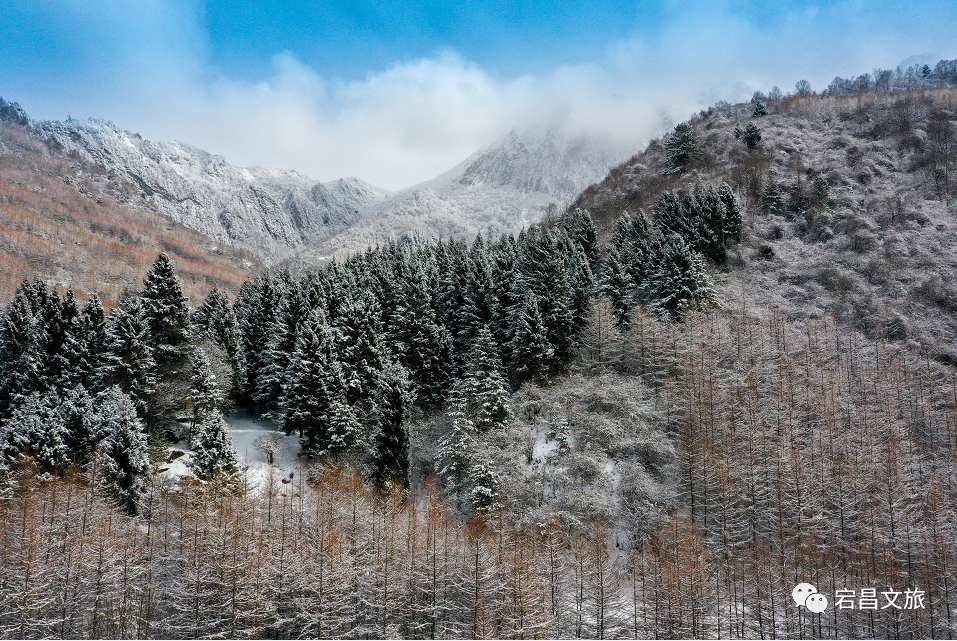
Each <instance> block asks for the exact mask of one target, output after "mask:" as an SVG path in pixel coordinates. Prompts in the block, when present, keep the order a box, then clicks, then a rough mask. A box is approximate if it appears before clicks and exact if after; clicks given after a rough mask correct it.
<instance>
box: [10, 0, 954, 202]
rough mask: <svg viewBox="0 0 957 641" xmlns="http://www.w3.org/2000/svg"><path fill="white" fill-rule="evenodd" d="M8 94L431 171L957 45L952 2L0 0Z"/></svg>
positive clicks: (252, 154) (244, 152) (262, 153)
mask: <svg viewBox="0 0 957 641" xmlns="http://www.w3.org/2000/svg"><path fill="white" fill-rule="evenodd" d="M0 16H2V17H0V57H2V58H0V59H2V60H3V63H2V64H0V96H3V97H4V98H6V99H8V100H14V101H18V102H20V103H21V104H22V105H23V106H24V108H25V109H26V110H27V111H28V112H29V113H30V114H31V115H33V116H34V117H38V118H54V119H63V118H66V117H67V116H73V117H74V118H77V117H80V118H83V117H101V118H106V119H109V120H112V121H114V122H116V123H117V124H118V125H119V126H121V127H123V128H125V129H129V130H132V131H136V132H139V133H141V134H143V135H144V136H146V137H148V138H154V139H178V140H182V141H184V142H188V143H190V144H193V145H195V146H198V147H202V148H204V149H207V150H209V151H211V152H213V153H219V154H222V155H224V156H226V158H227V160H229V161H230V162H232V163H234V164H239V165H250V164H261V165H266V166H275V167H289V168H294V169H298V170H299V171H302V172H303V173H305V174H307V175H309V176H312V177H314V178H318V179H321V180H332V179H334V178H337V177H340V176H347V175H355V176H359V177H361V178H364V179H366V180H369V181H370V182H373V183H375V184H379V185H381V186H384V187H389V188H399V187H403V186H407V185H411V184H413V183H415V182H418V181H420V180H424V179H427V178H430V177H432V176H434V175H436V174H438V173H440V172H442V171H444V170H445V169H448V168H449V167H451V166H452V165H454V164H455V163H457V162H459V161H461V160H462V159H463V158H465V157H466V156H467V155H468V154H469V153H471V152H473V151H475V150H476V149H478V148H479V147H481V146H483V145H486V144H489V143H490V142H492V141H494V140H495V139H497V138H499V137H500V136H502V135H504V134H505V133H507V132H508V131H509V130H510V129H512V128H517V129H523V128H528V127H541V126H555V127H558V128H561V129H564V130H567V131H568V132H570V133H582V132H584V133H589V134H592V135H596V136H603V137H606V138H612V139H614V140H615V141H616V142H619V143H627V144H635V145H637V144H640V143H641V142H642V141H643V140H645V139H647V137H648V135H650V134H651V133H652V132H654V131H655V128H656V127H659V126H660V125H661V123H662V122H663V121H664V120H666V119H667V117H670V118H673V119H674V120H676V121H677V120H682V119H684V118H686V117H687V116H688V115H689V114H690V113H692V112H694V111H696V110H697V109H700V108H702V107H706V106H708V105H710V104H713V103H714V102H716V101H717V100H720V99H726V100H740V99H745V98H747V97H749V96H750V94H751V93H752V92H753V91H754V90H756V89H760V90H764V91H767V90H769V89H770V88H771V86H773V85H778V86H780V87H781V88H782V89H783V90H784V91H788V90H790V89H792V88H793V86H794V83H795V82H796V81H797V80H799V79H801V78H806V79H808V80H809V81H810V82H811V84H812V86H813V87H815V88H816V89H821V88H823V87H825V86H826V85H827V83H828V82H829V81H830V79H831V78H833V77H834V76H835V75H842V76H848V75H857V74H860V73H863V72H866V71H872V70H873V69H874V68H875V67H882V68H888V67H894V66H896V65H897V64H898V63H900V62H901V61H902V60H904V59H905V58H908V57H910V56H914V55H924V54H926V55H928V56H929V57H930V58H932V59H939V58H957V39H955V38H954V37H953V34H954V33H957V7H955V6H954V3H949V2H944V3H941V2H927V1H923V0H918V1H915V2H907V3H904V2H894V3H887V2H885V3H875V2H863V1H852V2H841V3H837V4H835V3H831V2H827V3H825V2H774V1H764V2H757V1H750V0H713V1H708V2H676V1H671V0H660V1H649V2H645V1H637V2H620V3H602V5H601V6H599V7H590V6H586V5H585V4H583V3H563V2H545V1H539V0H535V1H525V2H504V1H502V0H492V1H485V2H477V1H475V0H470V1H468V2H460V3H455V4H454V5H453V4H452V3H448V2H438V1H432V2H414V3H410V2H397V1H394V0H391V1H388V0H387V1H380V2H372V1H365V0H364V1H360V2H316V3H304V2H253V1H251V0H235V1H227V0H213V1H210V2H205V3H204V2H201V1H198V0H137V1H135V2H130V1H129V0H126V1H123V2H120V1H119V0H104V1H100V2H95V1H91V0H85V1H77V0H50V1H43V0H29V1H27V0H0Z"/></svg>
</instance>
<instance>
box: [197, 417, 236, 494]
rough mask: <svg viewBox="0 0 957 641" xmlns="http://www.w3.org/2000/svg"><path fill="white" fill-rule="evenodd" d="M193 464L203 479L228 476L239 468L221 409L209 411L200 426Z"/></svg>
mask: <svg viewBox="0 0 957 641" xmlns="http://www.w3.org/2000/svg"><path fill="white" fill-rule="evenodd" d="M193 464H194V465H195V466H196V472H197V473H198V474H199V476H200V478H203V479H210V478H214V477H217V476H228V475H230V474H233V473H234V472H236V470H237V469H238V461H237V459H236V451H235V450H234V449H233V444H232V439H231V438H230V437H229V428H228V427H227V426H226V420H225V419H224V418H223V414H222V412H220V411H219V410H213V411H211V412H209V413H208V414H207V415H206V417H205V418H204V419H203V422H202V423H201V424H200V426H199V432H198V434H197V435H196V456H195V458H194V459H193Z"/></svg>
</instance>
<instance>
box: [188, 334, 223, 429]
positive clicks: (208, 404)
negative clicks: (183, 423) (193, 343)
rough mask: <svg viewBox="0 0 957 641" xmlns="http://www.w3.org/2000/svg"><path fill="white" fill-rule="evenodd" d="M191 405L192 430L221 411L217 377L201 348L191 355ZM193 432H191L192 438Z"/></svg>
mask: <svg viewBox="0 0 957 641" xmlns="http://www.w3.org/2000/svg"><path fill="white" fill-rule="evenodd" d="M189 369H190V379H189V404H190V405H192V410H193V411H192V423H191V426H192V429H193V430H195V429H196V427H197V426H198V425H199V424H201V423H203V422H204V421H205V420H206V417H207V416H209V415H210V414H214V413H216V412H218V411H219V404H220V402H221V401H222V399H221V398H220V396H219V389H218V387H217V386H216V377H215V375H213V370H212V367H210V364H209V357H208V356H207V355H206V352H205V351H203V350H202V349H201V348H196V349H194V350H193V352H192V354H191V355H190V368H189ZM192 434H193V432H192V430H191V431H190V435H191V436H192Z"/></svg>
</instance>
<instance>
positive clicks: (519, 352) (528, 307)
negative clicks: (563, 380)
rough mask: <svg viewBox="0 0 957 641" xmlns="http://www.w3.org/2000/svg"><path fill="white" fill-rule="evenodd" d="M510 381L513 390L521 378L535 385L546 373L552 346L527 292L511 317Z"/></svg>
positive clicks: (533, 299) (521, 381) (532, 299)
mask: <svg viewBox="0 0 957 641" xmlns="http://www.w3.org/2000/svg"><path fill="white" fill-rule="evenodd" d="M511 348H512V363H511V365H512V367H511V373H512V381H513V387H515V388H516V389H517V388H518V387H519V386H521V384H522V383H523V382H525V381H528V380H531V381H532V382H534V383H536V384H538V383H541V382H543V381H544V380H545V378H546V376H547V375H548V365H549V363H550V362H551V361H552V358H553V349H552V346H551V345H550V344H549V342H548V336H547V334H546V331H545V323H544V322H543V321H542V314H541V312H540V311H539V310H538V298H537V297H536V296H535V294H534V293H533V292H531V291H529V292H528V293H527V294H526V296H525V304H524V305H523V307H522V311H521V312H520V313H519V314H517V315H516V316H515V326H514V329H513V330H512V343H511Z"/></svg>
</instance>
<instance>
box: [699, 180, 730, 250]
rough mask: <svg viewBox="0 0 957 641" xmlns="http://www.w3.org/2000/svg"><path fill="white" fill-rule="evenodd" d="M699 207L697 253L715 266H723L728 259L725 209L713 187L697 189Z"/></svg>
mask: <svg viewBox="0 0 957 641" xmlns="http://www.w3.org/2000/svg"><path fill="white" fill-rule="evenodd" d="M696 197H697V200H698V202H699V203H700V205H701V231H700V234H699V236H700V238H701V240H700V243H699V247H698V251H700V252H701V253H702V254H704V255H705V256H706V257H708V258H709V259H711V260H712V261H713V262H714V263H715V264H717V265H723V264H724V263H725V262H726V261H727V258H728V250H727V243H726V240H725V236H724V228H725V222H724V218H725V207H724V202H723V201H722V200H721V198H720V197H719V196H718V192H717V190H716V189H715V188H714V187H708V188H707V189H699V190H697V194H696Z"/></svg>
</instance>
